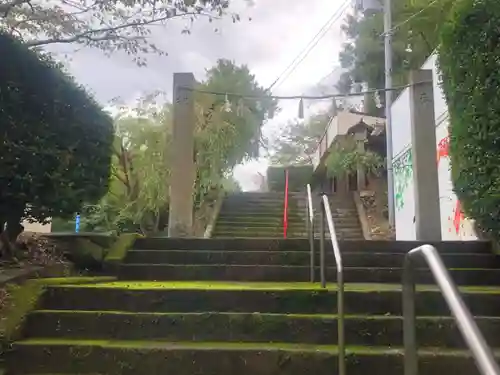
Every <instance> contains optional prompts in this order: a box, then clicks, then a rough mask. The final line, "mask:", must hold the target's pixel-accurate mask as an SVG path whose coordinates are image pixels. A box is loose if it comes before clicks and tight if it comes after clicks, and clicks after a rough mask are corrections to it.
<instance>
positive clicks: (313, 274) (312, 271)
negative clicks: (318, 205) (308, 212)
mask: <svg viewBox="0 0 500 375" xmlns="http://www.w3.org/2000/svg"><path fill="white" fill-rule="evenodd" d="M309 247H310V249H311V261H310V263H311V282H312V283H313V282H314V281H315V280H316V277H315V276H316V270H315V263H316V261H315V259H314V258H315V256H316V254H314V217H313V218H312V219H311V229H310V231H309Z"/></svg>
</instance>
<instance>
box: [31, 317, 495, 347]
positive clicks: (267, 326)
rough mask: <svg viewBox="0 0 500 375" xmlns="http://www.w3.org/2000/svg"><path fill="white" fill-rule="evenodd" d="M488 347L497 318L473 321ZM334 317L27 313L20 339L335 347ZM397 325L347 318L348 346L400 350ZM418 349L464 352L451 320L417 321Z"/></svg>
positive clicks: (399, 322) (396, 321) (390, 321)
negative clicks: (22, 337) (280, 343)
mask: <svg viewBox="0 0 500 375" xmlns="http://www.w3.org/2000/svg"><path fill="white" fill-rule="evenodd" d="M476 322H477V324H478V326H479V328H480V329H481V331H482V332H483V333H484V334H485V339H486V341H487V342H488V344H489V345H491V346H500V318H492V317H482V318H476ZM337 327H338V322H337V318H336V316H328V315H290V314H258V313H251V314H242V313H178V314H175V313H127V312H120V311H109V312H107V311H57V310H40V311H34V312H32V313H31V314H30V315H29V316H28V319H27V322H26V325H25V327H24V332H25V335H24V337H25V338H37V337H43V338H55V339H72V340H161V341H193V342H204V341H218V342H236V343H238V342H262V343H269V342H284V343H296V344H300V343H302V344H314V345H332V344H336V343H337ZM402 330H403V320H402V318H401V317H394V316H347V317H346V318H345V335H346V341H347V342H348V343H349V344H350V345H364V346H394V345H396V346H402V345H403V341H402V340H403V337H402V335H401V332H402ZM417 336H418V340H419V346H420V347H421V348H422V347H426V346H427V347H450V348H464V349H465V348H466V346H465V344H464V341H463V339H462V336H461V334H460V332H459V330H458V328H457V325H456V322H455V319H453V318H451V317H425V318H419V319H418V320H417Z"/></svg>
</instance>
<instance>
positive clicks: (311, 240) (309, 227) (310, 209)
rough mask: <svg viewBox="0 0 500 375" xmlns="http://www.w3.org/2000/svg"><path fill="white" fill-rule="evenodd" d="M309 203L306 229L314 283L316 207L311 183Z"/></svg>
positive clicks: (308, 186) (308, 195)
mask: <svg viewBox="0 0 500 375" xmlns="http://www.w3.org/2000/svg"><path fill="white" fill-rule="evenodd" d="M306 194H307V205H306V229H307V234H308V237H309V251H310V260H309V263H310V264H309V266H310V276H309V277H310V280H311V282H312V283H313V282H314V280H315V274H316V272H315V269H314V268H315V260H314V257H315V254H314V207H313V200H312V192H311V185H310V184H307V185H306Z"/></svg>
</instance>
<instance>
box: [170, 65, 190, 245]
mask: <svg viewBox="0 0 500 375" xmlns="http://www.w3.org/2000/svg"><path fill="white" fill-rule="evenodd" d="M194 83H195V80H194V75H193V74H192V73H174V95H173V98H174V106H173V128H172V144H171V145H170V150H168V152H169V153H170V158H171V160H172V167H171V168H172V169H171V176H170V210H169V217H168V219H169V220H168V236H169V237H190V236H192V234H193V189H194V182H195V177H196V171H195V164H194V158H193V157H194V127H195V114H194V98H193V96H194V95H193V94H194V93H193V91H192V89H194V86H195V85H194ZM184 88H187V89H188V90H186V89H184Z"/></svg>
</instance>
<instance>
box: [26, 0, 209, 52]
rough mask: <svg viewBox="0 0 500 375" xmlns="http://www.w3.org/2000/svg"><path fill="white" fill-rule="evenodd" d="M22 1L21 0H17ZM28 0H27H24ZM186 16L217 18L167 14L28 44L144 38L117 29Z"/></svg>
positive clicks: (190, 13) (39, 44)
mask: <svg viewBox="0 0 500 375" xmlns="http://www.w3.org/2000/svg"><path fill="white" fill-rule="evenodd" d="M17 1H21V0H17ZM23 1H26V0H23ZM185 16H206V17H211V18H216V17H215V16H212V15H210V14H206V13H198V12H187V13H181V14H172V13H171V14H167V15H165V16H164V17H159V18H153V19H150V20H141V21H135V22H128V23H124V24H122V25H117V26H109V27H103V28H100V29H92V30H87V31H84V32H81V33H79V34H76V35H73V36H71V37H66V38H48V39H41V40H32V41H28V42H26V45H27V46H28V47H39V46H43V45H47V44H55V43H74V42H78V41H79V40H82V39H86V40H88V41H91V42H101V41H105V40H118V39H124V40H126V39H127V40H132V39H137V38H139V39H142V38H145V37H140V36H138V37H126V36H122V35H119V34H118V33H117V31H120V30H123V29H127V28H131V27H144V26H150V25H153V24H156V23H159V22H163V21H167V20H170V19H173V18H179V17H185ZM217 18H218V17H217ZM95 34H104V35H100V36H94V35H95Z"/></svg>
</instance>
